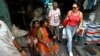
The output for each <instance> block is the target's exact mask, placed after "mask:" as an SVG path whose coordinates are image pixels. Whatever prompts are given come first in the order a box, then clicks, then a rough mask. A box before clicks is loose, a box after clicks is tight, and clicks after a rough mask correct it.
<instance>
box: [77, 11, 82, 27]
mask: <svg viewBox="0 0 100 56" xmlns="http://www.w3.org/2000/svg"><path fill="white" fill-rule="evenodd" d="M80 14H81V15H80V24H79V27H78V28H79V29H80V28H81V27H82V25H83V13H82V12H80Z"/></svg>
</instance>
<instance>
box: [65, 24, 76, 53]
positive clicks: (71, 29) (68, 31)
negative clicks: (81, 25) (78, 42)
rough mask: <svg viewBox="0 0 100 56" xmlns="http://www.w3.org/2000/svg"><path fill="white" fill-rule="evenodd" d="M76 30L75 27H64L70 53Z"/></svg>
mask: <svg viewBox="0 0 100 56" xmlns="http://www.w3.org/2000/svg"><path fill="white" fill-rule="evenodd" d="M76 30H77V26H75V27H72V26H70V25H67V26H66V34H67V38H68V43H67V47H68V52H72V39H73V36H74V34H75V33H76Z"/></svg>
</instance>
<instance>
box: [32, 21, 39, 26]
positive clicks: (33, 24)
mask: <svg viewBox="0 0 100 56" xmlns="http://www.w3.org/2000/svg"><path fill="white" fill-rule="evenodd" d="M36 22H38V23H39V24H40V22H39V21H38V20H35V21H33V23H32V26H33V27H34V26H35V23H36Z"/></svg>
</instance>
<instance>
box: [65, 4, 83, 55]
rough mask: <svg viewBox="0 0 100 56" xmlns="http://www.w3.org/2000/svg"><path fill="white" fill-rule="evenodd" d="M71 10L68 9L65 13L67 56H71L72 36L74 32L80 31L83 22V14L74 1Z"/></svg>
mask: <svg viewBox="0 0 100 56" xmlns="http://www.w3.org/2000/svg"><path fill="white" fill-rule="evenodd" d="M72 8H73V9H72V10H70V11H69V12H68V14H67V18H66V19H67V20H68V24H67V25H66V33H67V36H68V44H67V47H68V52H69V56H73V53H72V38H73V36H74V34H75V33H76V32H79V31H80V28H81V27H82V24H83V14H82V12H80V11H79V6H78V4H77V3H74V4H73V6H72Z"/></svg>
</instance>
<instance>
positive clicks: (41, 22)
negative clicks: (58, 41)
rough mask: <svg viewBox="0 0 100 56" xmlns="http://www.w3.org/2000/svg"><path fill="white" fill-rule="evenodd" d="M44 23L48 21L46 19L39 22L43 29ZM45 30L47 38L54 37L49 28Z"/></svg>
mask: <svg viewBox="0 0 100 56" xmlns="http://www.w3.org/2000/svg"><path fill="white" fill-rule="evenodd" d="M45 22H48V20H47V19H43V20H41V21H40V26H41V27H43V24H44V23H45ZM46 30H47V32H48V33H49V36H48V37H49V38H51V39H52V38H53V36H54V35H53V34H52V32H51V30H50V28H49V27H46Z"/></svg>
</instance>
